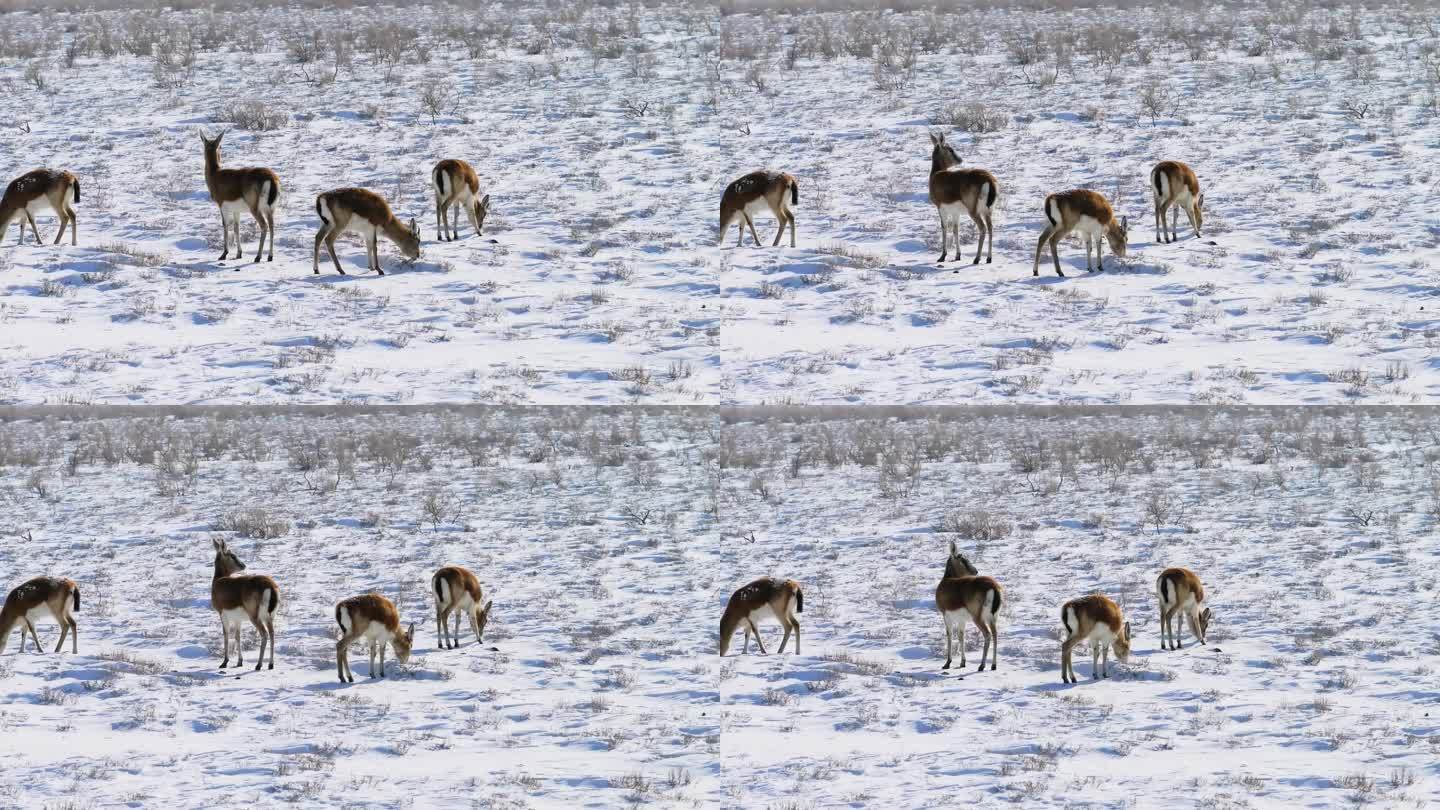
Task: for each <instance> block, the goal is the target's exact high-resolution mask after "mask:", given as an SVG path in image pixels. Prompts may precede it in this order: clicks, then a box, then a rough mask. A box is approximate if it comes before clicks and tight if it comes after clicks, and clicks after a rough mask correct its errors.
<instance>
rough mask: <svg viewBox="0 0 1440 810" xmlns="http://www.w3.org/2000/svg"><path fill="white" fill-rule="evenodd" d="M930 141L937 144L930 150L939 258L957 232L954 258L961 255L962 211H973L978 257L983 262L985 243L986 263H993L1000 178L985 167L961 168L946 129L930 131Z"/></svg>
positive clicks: (943, 260)
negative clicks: (993, 213)
mask: <svg viewBox="0 0 1440 810" xmlns="http://www.w3.org/2000/svg"><path fill="white" fill-rule="evenodd" d="M930 142H931V143H933V144H935V148H934V149H933V150H931V152H930V202H931V203H933V204H934V205H935V210H937V211H939V212H940V262H941V263H942V264H943V263H944V262H945V256H946V255H947V254H948V253H949V252H950V234H951V233H952V232H953V233H954V234H955V258H956V259H959V258H960V212H961V211H964V212H965V213H967V214H969V215H970V219H971V220H973V221H974V222H975V227H976V228H978V229H979V230H980V244H978V245H976V246H975V261H973V262H971V264H979V263H980V251H981V250H982V249H984V248H985V247H986V241H985V240H986V237H987V236H988V237H989V240H990V241H989V249H988V250H986V252H985V263H986V264H990V262H991V261H992V260H993V259H994V252H995V226H994V224H993V223H992V222H991V220H990V210H991V208H992V207H993V206H994V205H995V198H996V197H997V196H999V194H1000V181H998V180H996V179H995V175H993V174H991V173H990V172H987V171H985V170H984V169H962V168H960V153H959V152H956V151H955V147H953V146H951V145H950V144H948V143H946V142H945V135H944V134H943V133H938V134H937V133H934V132H932V133H930Z"/></svg>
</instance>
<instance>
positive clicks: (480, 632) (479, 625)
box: [475, 599, 495, 638]
mask: <svg viewBox="0 0 1440 810" xmlns="http://www.w3.org/2000/svg"><path fill="white" fill-rule="evenodd" d="M493 604H495V600H493V599H492V600H490V601H489V602H486V603H485V607H482V608H477V609H476V610H475V636H476V638H484V637H485V625H487V624H489V623H490V606H491V605H493Z"/></svg>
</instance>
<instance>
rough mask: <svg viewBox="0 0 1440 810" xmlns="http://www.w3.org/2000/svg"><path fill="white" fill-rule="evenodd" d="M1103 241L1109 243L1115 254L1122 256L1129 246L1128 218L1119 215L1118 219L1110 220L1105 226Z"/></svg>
mask: <svg viewBox="0 0 1440 810" xmlns="http://www.w3.org/2000/svg"><path fill="white" fill-rule="evenodd" d="M1105 241H1107V242H1109V243H1110V250H1111V251H1113V252H1114V253H1115V255H1116V256H1122V257H1123V256H1124V255H1125V252H1126V250H1128V249H1129V247H1130V218H1129V217H1120V221H1119V222H1116V221H1115V220H1113V219H1112V220H1110V224H1109V225H1106V226H1105Z"/></svg>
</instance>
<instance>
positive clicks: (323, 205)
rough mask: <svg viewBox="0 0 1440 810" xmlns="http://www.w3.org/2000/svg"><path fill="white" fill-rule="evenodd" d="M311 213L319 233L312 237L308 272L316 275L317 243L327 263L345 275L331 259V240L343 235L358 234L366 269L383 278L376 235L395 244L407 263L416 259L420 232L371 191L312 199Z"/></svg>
mask: <svg viewBox="0 0 1440 810" xmlns="http://www.w3.org/2000/svg"><path fill="white" fill-rule="evenodd" d="M315 213H316V214H319V215H320V230H319V231H318V232H316V234H315V256H314V257H313V262H312V264H311V268H312V269H313V270H314V271H315V273H316V274H317V275H318V274H319V273H320V243H321V242H324V243H325V247H326V248H327V249H328V250H329V251H330V260H331V261H333V262H335V270H336V271H338V272H339V273H340V275H342V276H343V275H345V271H344V270H343V269H341V267H340V260H339V259H337V258H335V237H337V236H339V235H340V234H342V233H344V232H346V231H352V232H354V233H358V234H360V236H361V237H362V238H364V240H365V247H366V252H365V255H366V258H367V259H368V260H369V265H370V269H371V270H374V271H375V272H377V273H379V274H380V275H382V276H383V275H385V271H384V270H381V269H380V249H379V245H378V239H379V235H380V234H382V233H383V234H385V238H386V239H389V240H390V241H391V242H394V243H395V246H396V247H398V248H400V252H401V253H403V254H405V257H406V258H408V259H414V258H418V257H419V256H420V228H419V226H418V225H416V224H415V220H414V219H411V220H410V224H408V225H406V224H403V223H401V222H400V220H398V219H396V218H395V215H394V214H393V213H391V212H390V204H389V203H387V202H385V198H384V197H381V196H380V195H379V194H376V193H375V192H373V191H367V190H365V189H363V188H337V189H335V190H334V191H327V192H325V193H324V194H321V195H320V196H318V197H316V198H315Z"/></svg>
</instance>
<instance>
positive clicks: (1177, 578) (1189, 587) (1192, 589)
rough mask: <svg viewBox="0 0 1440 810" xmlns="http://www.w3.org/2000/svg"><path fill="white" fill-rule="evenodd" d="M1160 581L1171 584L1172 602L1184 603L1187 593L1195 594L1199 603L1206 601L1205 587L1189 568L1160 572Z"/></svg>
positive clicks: (1168, 569) (1169, 569)
mask: <svg viewBox="0 0 1440 810" xmlns="http://www.w3.org/2000/svg"><path fill="white" fill-rule="evenodd" d="M1160 579H1161V581H1162V582H1168V583H1169V584H1170V587H1171V589H1172V590H1171V592H1170V601H1176V602H1178V601H1182V600H1183V599H1184V597H1185V594H1186V593H1192V594H1194V595H1195V601H1196V602H1197V603H1199V602H1204V601H1205V586H1204V585H1202V584H1201V583H1200V577H1198V576H1196V575H1195V572H1194V571H1191V570H1190V569H1189V568H1178V567H1177V568H1166V569H1165V570H1164V571H1161V572H1160Z"/></svg>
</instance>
